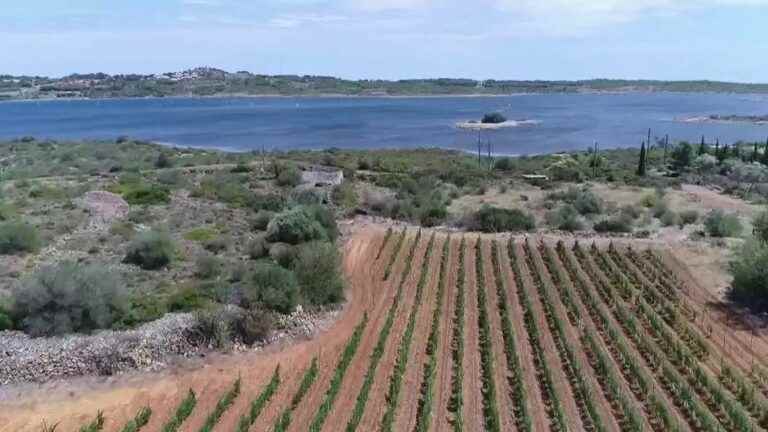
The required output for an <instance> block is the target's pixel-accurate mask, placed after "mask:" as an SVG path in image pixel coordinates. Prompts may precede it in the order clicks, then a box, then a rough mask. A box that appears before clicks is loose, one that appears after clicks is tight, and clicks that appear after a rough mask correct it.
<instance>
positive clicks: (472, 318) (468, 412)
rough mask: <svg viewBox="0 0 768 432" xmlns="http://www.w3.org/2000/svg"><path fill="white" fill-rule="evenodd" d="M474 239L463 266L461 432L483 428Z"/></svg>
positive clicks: (468, 248) (469, 246)
mask: <svg viewBox="0 0 768 432" xmlns="http://www.w3.org/2000/svg"><path fill="white" fill-rule="evenodd" d="M476 243H477V237H476V236H472V237H467V243H466V248H467V249H466V252H465V254H466V255H465V256H464V265H465V266H466V269H467V272H466V275H467V283H466V303H465V315H464V319H465V324H464V325H465V327H464V344H465V345H464V387H463V389H462V391H463V395H464V430H467V431H470V432H473V431H482V430H484V426H483V395H482V392H481V391H480V389H482V388H483V382H482V380H481V378H480V376H481V368H480V344H479V339H480V336H479V332H480V330H479V328H478V323H477V315H478V311H477V272H476V270H477V269H476V268H475V244H476Z"/></svg>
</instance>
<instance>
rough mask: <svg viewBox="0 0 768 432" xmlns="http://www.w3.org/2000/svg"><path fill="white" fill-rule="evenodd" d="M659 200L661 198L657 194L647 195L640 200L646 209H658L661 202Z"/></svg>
mask: <svg viewBox="0 0 768 432" xmlns="http://www.w3.org/2000/svg"><path fill="white" fill-rule="evenodd" d="M659 200H660V198H659V196H658V195H657V194H655V193H647V194H645V195H643V196H642V197H641V198H640V205H642V206H643V207H645V208H653V207H656V204H657V203H658V202H659Z"/></svg>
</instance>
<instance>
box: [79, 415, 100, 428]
mask: <svg viewBox="0 0 768 432" xmlns="http://www.w3.org/2000/svg"><path fill="white" fill-rule="evenodd" d="M102 429H104V413H103V412H101V411H99V412H98V413H96V418H94V419H93V421H91V422H90V423H88V424H87V425H85V426H83V427H81V428H80V432H99V431H100V430H102Z"/></svg>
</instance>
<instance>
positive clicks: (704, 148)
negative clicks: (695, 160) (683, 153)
mask: <svg viewBox="0 0 768 432" xmlns="http://www.w3.org/2000/svg"><path fill="white" fill-rule="evenodd" d="M706 153H707V143H706V141H704V135H702V136H701V144H699V156H701V155H703V154H706Z"/></svg>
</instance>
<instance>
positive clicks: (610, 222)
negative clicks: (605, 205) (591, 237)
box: [594, 216, 632, 233]
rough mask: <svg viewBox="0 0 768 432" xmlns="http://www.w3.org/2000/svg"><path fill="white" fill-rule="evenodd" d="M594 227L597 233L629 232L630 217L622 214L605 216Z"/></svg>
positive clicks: (630, 226) (630, 229)
mask: <svg viewBox="0 0 768 432" xmlns="http://www.w3.org/2000/svg"><path fill="white" fill-rule="evenodd" d="M594 229H595V231H597V232H599V233H630V232H632V219H630V218H628V217H623V216H619V217H611V218H606V219H603V220H601V221H600V222H598V223H596V224H595V226H594Z"/></svg>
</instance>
